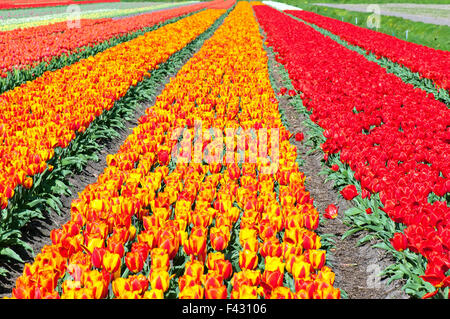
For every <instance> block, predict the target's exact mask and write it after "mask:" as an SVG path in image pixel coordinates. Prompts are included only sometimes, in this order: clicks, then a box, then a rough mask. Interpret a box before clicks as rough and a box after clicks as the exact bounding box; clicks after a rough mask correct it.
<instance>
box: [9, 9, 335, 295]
mask: <svg viewBox="0 0 450 319" xmlns="http://www.w3.org/2000/svg"><path fill="white" fill-rule="evenodd" d="M199 123H200V124H201V126H200V125H198V124H199ZM177 128H184V131H183V130H180V131H183V134H182V135H180V134H174V131H176V129H177ZM230 128H231V129H233V130H237V131H238V128H242V129H244V130H247V129H256V130H257V132H258V133H257V134H263V133H261V132H266V131H270V136H269V138H267V141H268V144H269V145H270V148H269V151H268V154H265V155H264V156H257V157H256V160H255V162H251V161H250V162H249V161H245V158H247V159H248V158H249V157H250V154H251V153H252V152H253V151H255V149H253V148H254V147H256V149H260V147H261V146H262V145H261V144H262V143H260V141H258V143H256V145H255V146H252V145H254V144H252V143H251V142H250V141H248V140H247V141H246V140H245V139H244V142H243V143H240V142H239V141H242V140H241V138H242V136H241V135H240V134H239V133H238V134H236V135H232V136H231V140H227V143H226V144H227V146H226V149H227V152H229V154H231V155H232V159H233V161H231V162H230V161H227V162H223V161H220V160H214V159H217V158H216V157H215V156H216V155H218V153H222V151H223V150H224V144H223V138H222V135H220V134H219V132H222V133H223V132H224V131H225V130H226V129H230ZM259 129H261V131H259ZM264 130H266V131H264ZM212 131H214V133H211V132H212ZM174 135H175V138H173V136H174ZM228 137H229V135H227V138H228ZM266 137H267V136H266ZM274 137H276V138H274ZM291 137H292V134H291V133H289V132H288V131H287V130H286V129H285V128H284V126H283V124H282V122H281V119H280V114H279V112H278V103H277V100H276V98H275V94H274V92H273V89H272V87H271V86H270V81H269V75H268V67H267V55H266V53H265V51H264V50H263V46H262V40H261V36H260V33H259V29H258V24H257V22H256V20H255V18H254V16H253V11H252V9H251V6H250V5H249V4H248V3H247V2H239V3H238V5H237V6H236V8H235V10H233V11H232V12H231V13H230V15H229V16H228V17H227V18H226V20H225V21H224V23H223V25H222V26H221V27H220V28H219V29H218V30H217V31H216V33H215V34H214V35H213V37H211V38H210V39H209V40H207V41H206V42H205V44H204V46H203V47H202V49H201V50H200V51H199V52H198V53H197V54H196V55H195V56H194V57H193V58H192V59H191V60H190V61H189V62H188V63H187V64H186V65H185V66H184V67H183V68H182V69H181V70H180V71H179V72H178V74H177V77H176V78H175V79H172V80H171V81H170V83H168V84H167V86H166V88H165V89H164V91H163V92H162V93H161V95H160V96H158V98H157V100H156V102H155V105H154V106H153V107H151V108H149V109H147V110H146V115H144V116H142V117H141V118H140V119H139V126H138V127H136V128H135V129H134V130H133V133H132V134H131V135H130V136H129V137H128V138H127V140H126V141H125V142H124V144H123V145H122V146H121V147H120V149H119V151H118V152H117V153H116V154H115V155H109V156H108V157H107V164H108V167H106V168H105V170H104V172H103V173H102V174H101V175H100V176H99V177H98V180H97V182H96V183H93V184H91V185H89V186H88V187H86V189H85V190H84V191H83V192H82V193H80V194H79V198H78V199H75V200H74V201H73V202H72V206H71V220H70V221H69V222H68V223H66V224H65V225H63V227H62V228H60V229H56V230H53V231H52V233H51V238H52V243H53V244H52V245H49V246H45V247H44V249H43V250H42V252H41V253H40V254H39V255H38V256H37V257H36V259H35V261H34V263H33V264H31V265H30V264H27V265H26V266H25V269H24V273H23V275H22V276H21V277H20V278H19V279H18V280H17V283H16V288H15V289H14V290H13V297H17V298H34V297H37V298H44V297H45V298H60V297H61V298H106V297H116V298H163V297H178V298H236V299H238V298H258V297H264V298H339V297H340V291H339V289H337V288H335V287H333V283H334V273H333V272H332V271H331V269H330V268H329V267H327V266H325V254H326V252H325V251H324V250H321V249H320V248H321V241H320V237H319V236H318V235H317V234H316V233H315V232H314V230H315V229H316V228H317V226H318V220H319V214H318V212H317V210H316V209H315V208H314V205H313V201H312V198H311V197H310V195H309V193H308V192H307V191H306V189H305V186H304V181H305V176H304V174H303V173H301V172H300V171H299V170H298V166H297V164H296V162H295V160H296V157H297V155H296V148H295V147H294V146H293V145H291V144H290V142H289V139H290V138H291ZM198 148H199V149H200V152H198ZM174 150H176V151H174ZM238 153H242V154H245V155H246V157H245V158H244V161H243V163H239V162H237V161H236V160H238V159H239V158H240V157H239V154H238ZM191 154H194V156H190V155H191ZM205 154H209V155H211V156H210V157H207V156H206V155H205ZM227 154H228V153H227ZM198 155H200V157H201V158H198ZM222 155H223V153H222ZM259 155H261V154H259ZM278 156H279V158H277V157H278ZM220 158H221V157H220ZM241 159H242V158H241ZM130 273H131V275H129V274H130ZM110 284H111V285H110Z"/></svg>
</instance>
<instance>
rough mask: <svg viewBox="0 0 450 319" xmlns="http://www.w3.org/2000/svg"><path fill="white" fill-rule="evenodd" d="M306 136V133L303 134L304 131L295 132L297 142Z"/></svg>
mask: <svg viewBox="0 0 450 319" xmlns="http://www.w3.org/2000/svg"><path fill="white" fill-rule="evenodd" d="M304 138H305V135H304V134H303V132H299V133H297V134H295V140H296V141H297V142H301V141H303V139H304Z"/></svg>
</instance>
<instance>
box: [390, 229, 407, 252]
mask: <svg viewBox="0 0 450 319" xmlns="http://www.w3.org/2000/svg"><path fill="white" fill-rule="evenodd" d="M390 242H391V245H392V247H394V249H395V250H397V251H403V250H405V249H406V248H407V247H408V239H407V238H406V236H405V234H403V233H395V234H394V237H392V238H391V239H390Z"/></svg>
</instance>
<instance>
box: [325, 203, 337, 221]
mask: <svg viewBox="0 0 450 319" xmlns="http://www.w3.org/2000/svg"><path fill="white" fill-rule="evenodd" d="M337 216H338V207H336V205H334V204H330V205H328V207H327V208H325V214H323V217H325V218H327V219H335V218H336V217H337Z"/></svg>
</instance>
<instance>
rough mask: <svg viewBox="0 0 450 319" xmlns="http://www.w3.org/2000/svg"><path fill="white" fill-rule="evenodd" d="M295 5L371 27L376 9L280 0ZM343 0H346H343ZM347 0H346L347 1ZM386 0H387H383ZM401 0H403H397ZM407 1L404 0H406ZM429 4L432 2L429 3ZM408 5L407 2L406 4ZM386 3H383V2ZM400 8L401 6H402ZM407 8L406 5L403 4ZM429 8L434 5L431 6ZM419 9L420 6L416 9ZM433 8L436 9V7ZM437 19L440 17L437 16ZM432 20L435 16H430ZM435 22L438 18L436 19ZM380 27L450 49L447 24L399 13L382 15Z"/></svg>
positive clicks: (449, 33)
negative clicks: (352, 8)
mask: <svg viewBox="0 0 450 319" xmlns="http://www.w3.org/2000/svg"><path fill="white" fill-rule="evenodd" d="M280 2H284V3H287V4H290V5H293V6H297V7H299V8H302V9H304V10H307V11H312V12H315V13H317V14H321V15H324V16H327V17H330V18H334V19H338V20H341V21H345V22H350V23H352V24H357V25H358V26H361V27H364V28H368V26H367V24H366V21H367V19H368V17H369V16H370V15H372V14H373V12H366V10H364V11H363V12H358V11H350V10H344V9H338V8H332V7H329V6H319V5H314V4H310V3H308V4H307V3H305V1H303V0H280ZM325 2H330V1H320V2H317V3H325ZM342 2H344V1H342ZM346 2H347V1H346ZM348 2H349V3H350V2H352V1H351V0H350V1H348ZM356 2H359V3H360V4H361V3H363V2H365V4H366V5H367V2H368V1H367V0H366V1H356V0H355V1H354V2H353V3H356ZM380 2H387V1H380ZM396 2H401V1H396ZM403 2H404V1H403ZM412 2H416V3H422V4H423V3H425V1H411V2H410V3H412ZM433 2H434V3H435V4H443V3H444V2H445V3H450V0H445V1H443V0H442V1H440V2H439V1H433ZM333 3H338V1H333ZM427 4H428V5H430V4H429V3H427ZM405 6H406V4H405ZM381 7H383V5H382V6H381ZM399 8H400V6H399ZM403 8H404V7H403ZM430 9H435V8H432V7H430ZM417 11H419V10H417ZM433 12H434V10H433ZM435 19H436V20H437V19H438V18H437V17H436V18H435ZM429 20H433V19H432V18H429ZM433 22H435V21H433ZM378 31H380V32H383V33H386V34H389V35H393V36H396V37H398V38H400V39H403V40H407V41H410V42H413V43H417V44H422V45H425V46H429V47H432V48H435V49H440V50H450V27H449V26H447V25H437V24H431V23H423V22H417V21H412V20H409V19H404V18H401V17H397V16H388V15H381V25H380V28H379V29H378Z"/></svg>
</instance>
